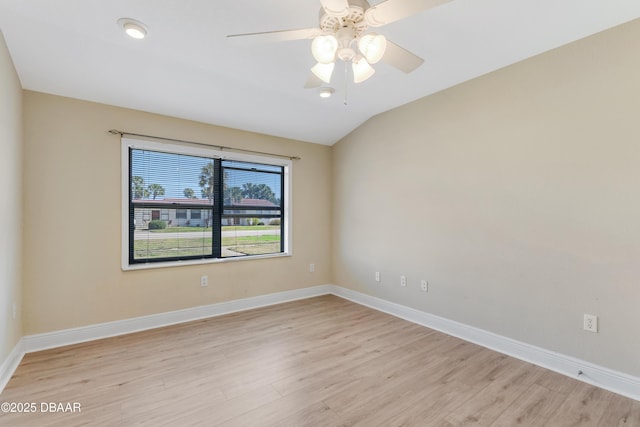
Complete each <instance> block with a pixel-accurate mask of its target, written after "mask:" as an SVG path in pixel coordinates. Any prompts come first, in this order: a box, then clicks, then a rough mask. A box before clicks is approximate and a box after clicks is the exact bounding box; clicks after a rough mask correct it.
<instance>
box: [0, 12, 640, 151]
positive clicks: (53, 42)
mask: <svg viewBox="0 0 640 427" xmlns="http://www.w3.org/2000/svg"><path fill="white" fill-rule="evenodd" d="M377 3H379V1H371V4H377ZM319 8H320V5H319V0H227V1H221V0H213V1H212V0H56V1H51V0H0V29H1V30H2V32H3V33H4V36H5V39H6V42H7V45H8V47H9V51H10V52H11V56H12V58H13V61H14V63H15V66H16V69H17V71H18V75H19V76H20V80H21V82H22V86H23V88H25V89H30V90H34V91H40V92H46V93H52V94H56V95H62V96H67V97H72V98H78V99H84V100H90V101H95V102H100V103H105V104H111V105H116V106H121V107H127V108H133V109H137V110H143V111H149V112H154V113H160V114H165V115H169V116H174V117H180V118H185V119H190V120H196V121H200V122H205V123H211V124H216V125H221V126H227V127H232V128H238V129H244V130H249V131H254V132H260V133H264V134H269V135H276V136H281V137H286V138H292V139H297V140H302V141H309V142H315V143H320V144H327V145H331V144H333V143H335V142H337V141H338V140H339V139H340V138H342V137H343V136H345V135H347V134H348V133H349V132H351V131H352V130H353V129H355V128H356V127H358V126H359V125H360V124H361V123H363V122H364V121H366V120H367V119H369V118H370V117H372V116H374V115H376V114H379V113H381V112H384V111H387V110H390V109H392V108H395V107H397V106H400V105H402V104H405V103H407V102H410V101H412V100H415V99H418V98H421V97H424V96H426V95H429V94H432V93H434V92H437V91H440V90H443V89H445V88H447V87H451V86H453V85H456V84H458V83H461V82H464V81H466V80H469V79H472V78H474V77H477V76H480V75H482V74H485V73H488V72H490V71H493V70H496V69H499V68H501V67H504V66H507V65H509V64H513V63H515V62H518V61H521V60H523V59H525V58H528V57H531V56H533V55H537V54H539V53H542V52H544V51H547V50H549V49H553V48H556V47H558V46H561V45H564V44H567V43H570V42H572V41H575V40H577V39H580V38H583V37H586V36H588V35H591V34H593V33H596V32H599V31H602V30H604V29H607V28H610V27H613V26H616V25H619V24H622V23H624V22H628V21H631V20H633V19H637V18H638V17H640V0H453V1H451V2H450V3H446V4H444V5H442V6H439V7H437V8H435V9H431V10H427V11H424V12H421V13H420V14H418V15H414V16H412V17H410V18H407V19H405V20H402V21H399V22H396V23H392V24H390V25H387V26H384V27H381V28H380V29H379V30H378V32H379V33H382V34H384V35H385V36H387V38H389V39H390V40H392V41H394V42H396V43H397V44H400V45H401V46H403V47H405V48H407V49H409V50H410V51H412V52H414V53H415V54H417V55H419V56H421V57H422V58H424V59H425V63H424V64H423V65H422V66H421V67H419V68H418V69H417V70H416V71H414V72H413V73H411V74H404V73H402V72H401V71H398V70H396V69H395V68H392V67H390V66H388V65H386V64H383V63H379V64H376V65H375V68H376V74H375V75H374V76H373V77H372V78H371V79H369V80H367V81H366V82H364V83H360V84H358V85H354V84H353V83H351V82H350V83H347V84H346V87H345V79H344V74H343V73H342V72H335V73H334V81H332V84H331V86H333V87H334V88H335V89H336V93H335V95H334V96H333V97H332V98H330V99H321V98H320V97H319V96H318V94H317V90H312V89H304V88H303V85H304V83H305V81H306V79H307V77H308V76H309V69H310V67H311V66H312V65H313V64H314V63H315V61H314V60H313V57H312V56H311V52H310V45H311V41H310V40H300V41H289V42H281V43H274V44H255V45H247V44H245V43H239V42H237V41H235V42H234V41H233V40H229V39H227V38H226V37H225V36H226V35H228V34H238V33H249V32H261V31H272V30H282V29H297V28H308V27H316V26H317V25H318V11H319ZM122 17H129V18H134V19H137V20H140V21H142V22H144V23H145V24H146V25H147V27H148V29H149V35H148V37H147V38H146V39H144V40H134V39H131V38H129V37H127V36H126V35H125V34H124V33H123V32H122V30H121V29H120V28H119V27H118V25H117V24H116V21H117V20H118V19H119V18H122ZM340 65H341V64H340V63H339V64H337V65H336V70H338V69H340V70H341V69H342V68H341V67H340V68H339V66H340ZM345 90H346V93H347V95H348V104H347V105H346V106H345V105H343V100H344V95H345ZM126 130H127V131H131V132H135V131H136V130H137V129H126Z"/></svg>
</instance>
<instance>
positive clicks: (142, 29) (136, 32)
mask: <svg viewBox="0 0 640 427" xmlns="http://www.w3.org/2000/svg"><path fill="white" fill-rule="evenodd" d="M118 25H119V26H120V27H121V28H122V29H123V30H124V32H125V33H127V35H128V36H129V37H132V38H134V39H138V40H140V39H143V38H145V37H146V36H147V27H146V26H145V25H144V24H143V23H142V22H140V21H136V20H135V19H131V18H120V19H118Z"/></svg>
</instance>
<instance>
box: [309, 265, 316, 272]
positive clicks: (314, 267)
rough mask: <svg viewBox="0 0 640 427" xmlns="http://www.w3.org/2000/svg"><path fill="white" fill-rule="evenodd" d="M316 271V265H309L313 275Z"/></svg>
mask: <svg viewBox="0 0 640 427" xmlns="http://www.w3.org/2000/svg"><path fill="white" fill-rule="evenodd" d="M314 271H316V265H315V264H309V273H313V272H314Z"/></svg>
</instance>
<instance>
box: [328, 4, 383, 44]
mask: <svg viewBox="0 0 640 427" xmlns="http://www.w3.org/2000/svg"><path fill="white" fill-rule="evenodd" d="M369 7H371V6H370V5H369V3H368V2H367V1H366V0H349V11H348V13H347V14H346V15H344V16H337V15H334V14H330V13H328V12H327V11H326V10H325V9H323V8H320V29H321V30H322V32H324V33H327V34H335V33H336V32H337V31H338V30H340V29H341V28H344V27H350V28H353V29H354V31H355V33H356V34H355V37H359V36H360V34H362V33H364V32H365V31H366V30H367V26H368V25H367V22H366V21H365V19H364V16H365V12H366V10H367V9H369ZM336 37H337V36H336Z"/></svg>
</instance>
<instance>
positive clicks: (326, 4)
mask: <svg viewBox="0 0 640 427" xmlns="http://www.w3.org/2000/svg"><path fill="white" fill-rule="evenodd" d="M320 4H322V8H323V9H324V11H325V12H327V15H329V16H337V17H343V16H347V15H348V14H349V2H348V1H347V0H320Z"/></svg>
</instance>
